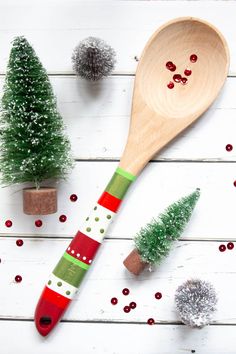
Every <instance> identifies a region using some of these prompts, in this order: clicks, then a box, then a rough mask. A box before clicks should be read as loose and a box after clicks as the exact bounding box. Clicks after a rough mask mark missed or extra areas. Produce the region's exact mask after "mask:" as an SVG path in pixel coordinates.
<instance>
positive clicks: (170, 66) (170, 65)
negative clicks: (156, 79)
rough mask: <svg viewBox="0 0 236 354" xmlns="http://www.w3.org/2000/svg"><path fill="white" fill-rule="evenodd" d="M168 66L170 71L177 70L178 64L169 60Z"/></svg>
mask: <svg viewBox="0 0 236 354" xmlns="http://www.w3.org/2000/svg"><path fill="white" fill-rule="evenodd" d="M166 68H167V69H168V70H170V71H175V70H176V65H175V64H174V63H172V61H168V62H167V63H166Z"/></svg>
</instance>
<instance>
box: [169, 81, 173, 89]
mask: <svg viewBox="0 0 236 354" xmlns="http://www.w3.org/2000/svg"><path fill="white" fill-rule="evenodd" d="M174 86H175V84H174V83H173V82H172V81H170V82H169V83H168V85H167V87H168V88H169V89H172V88H174Z"/></svg>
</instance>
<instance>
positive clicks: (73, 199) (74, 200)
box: [70, 194, 78, 202]
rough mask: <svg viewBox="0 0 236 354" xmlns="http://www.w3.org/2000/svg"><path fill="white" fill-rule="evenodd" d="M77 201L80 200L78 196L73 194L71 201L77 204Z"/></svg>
mask: <svg viewBox="0 0 236 354" xmlns="http://www.w3.org/2000/svg"><path fill="white" fill-rule="evenodd" d="M77 199H78V197H77V195H76V194H71V196H70V200H71V201H72V202H76V200H77Z"/></svg>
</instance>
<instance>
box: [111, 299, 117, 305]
mask: <svg viewBox="0 0 236 354" xmlns="http://www.w3.org/2000/svg"><path fill="white" fill-rule="evenodd" d="M111 303H112V305H116V304H117V303H118V299H117V298H116V297H113V298H112V299H111Z"/></svg>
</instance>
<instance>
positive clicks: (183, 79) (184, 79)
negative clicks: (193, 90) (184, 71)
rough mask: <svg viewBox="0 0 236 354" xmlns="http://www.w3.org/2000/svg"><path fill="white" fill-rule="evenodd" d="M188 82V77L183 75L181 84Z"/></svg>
mask: <svg viewBox="0 0 236 354" xmlns="http://www.w3.org/2000/svg"><path fill="white" fill-rule="evenodd" d="M187 82H188V79H187V78H186V77H182V79H181V84H182V85H186V84H187Z"/></svg>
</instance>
